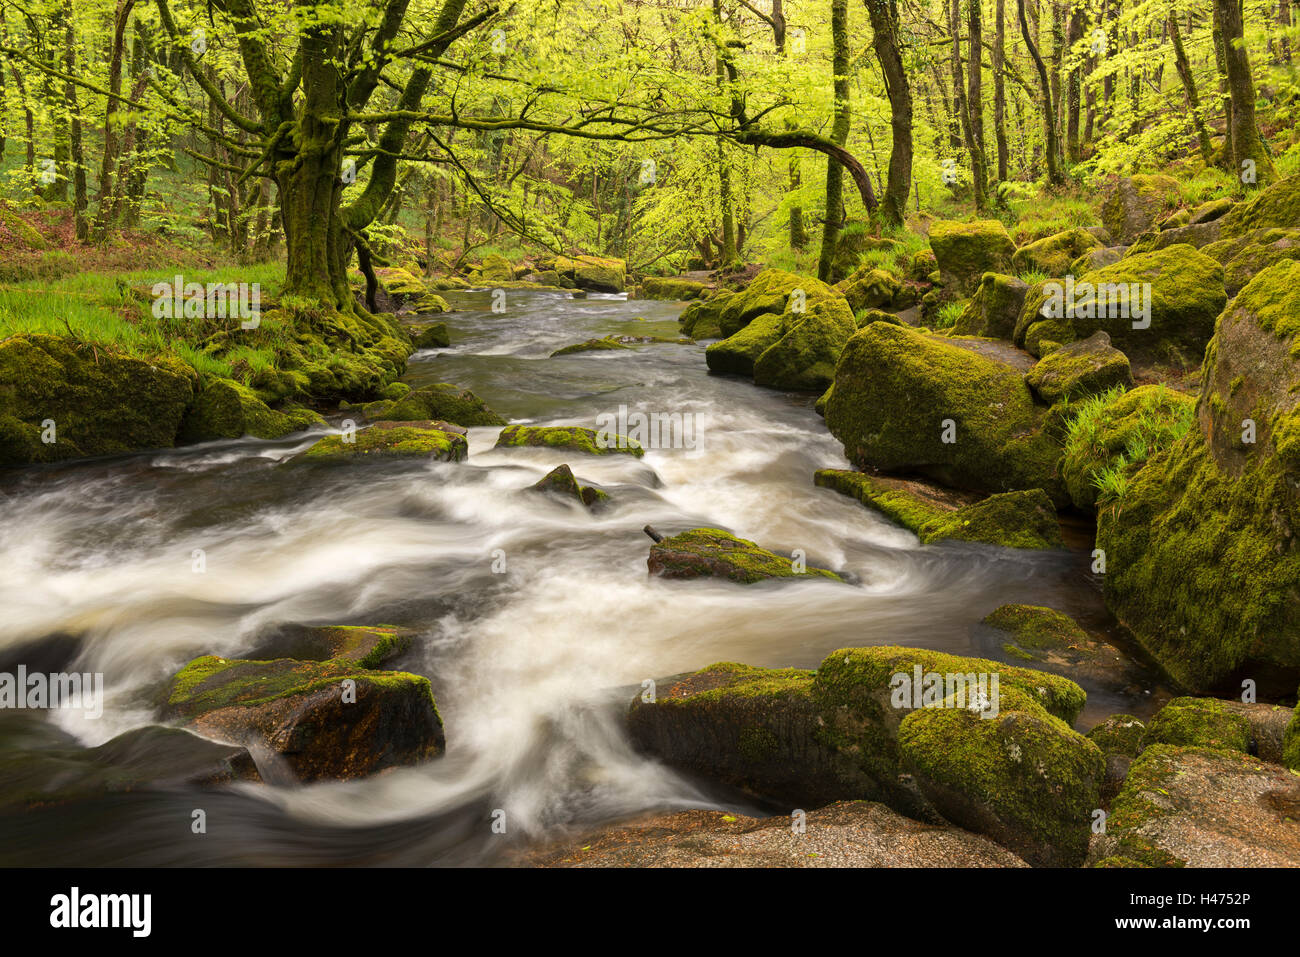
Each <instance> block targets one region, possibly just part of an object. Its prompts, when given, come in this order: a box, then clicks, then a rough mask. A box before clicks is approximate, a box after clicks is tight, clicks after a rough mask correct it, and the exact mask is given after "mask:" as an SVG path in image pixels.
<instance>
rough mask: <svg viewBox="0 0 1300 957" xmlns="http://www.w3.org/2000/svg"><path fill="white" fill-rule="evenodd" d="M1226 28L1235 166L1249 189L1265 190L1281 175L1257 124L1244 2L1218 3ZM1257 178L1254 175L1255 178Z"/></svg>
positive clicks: (1235, 169)
mask: <svg viewBox="0 0 1300 957" xmlns="http://www.w3.org/2000/svg"><path fill="white" fill-rule="evenodd" d="M1215 7H1216V9H1217V10H1219V16H1220V20H1221V23H1222V28H1223V52H1224V57H1225V59H1226V60H1227V66H1228V92H1229V94H1230V96H1231V97H1232V165H1233V167H1234V172H1235V174H1236V175H1237V176H1238V177H1240V178H1241V181H1242V182H1243V183H1246V184H1247V185H1260V186H1264V185H1266V184H1268V183H1271V182H1272V181H1273V180H1274V179H1275V178H1276V177H1277V173H1276V171H1275V170H1274V169H1273V161H1272V159H1270V158H1269V155H1268V150H1267V148H1266V147H1265V145H1264V140H1263V138H1262V137H1261V136H1260V135H1259V125H1258V124H1257V123H1256V121H1255V81H1254V79H1253V78H1252V77H1251V75H1250V58H1249V57H1248V56H1247V54H1246V47H1245V46H1244V45H1243V44H1240V43H1238V42H1237V41H1239V40H1241V36H1242V31H1243V25H1242V15H1241V0H1215ZM1252 174H1253V175H1252Z"/></svg>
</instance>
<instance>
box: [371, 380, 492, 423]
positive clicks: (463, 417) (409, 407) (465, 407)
mask: <svg viewBox="0 0 1300 957" xmlns="http://www.w3.org/2000/svg"><path fill="white" fill-rule="evenodd" d="M384 418H385V419H388V420H390V421H393V422H408V421H422V420H427V419H437V420H441V421H443V422H452V423H454V424H456V425H462V426H466V427H469V426H475V425H505V424H506V420H505V419H503V418H502V417H501V416H499V415H497V414H496V413H495V412H493V411H492V410H491V409H489V408H488V407H487V404H486V403H485V402H484V401H483V400H482V399H480V398H479V397H478V396H476V395H475V394H474V393H473V392H470V391H469V390H468V389H462V388H460V386H456V385H452V384H451V383H449V382H438V383H435V384H434V385H426V386H421V387H420V388H418V389H412V390H411V391H410V392H408V393H407V394H406V395H405V396H403V397H402V398H400V399H398V400H397V402H396V403H394V404H393V405H392V406H389V407H388V409H387V410H386V411H385V412H384Z"/></svg>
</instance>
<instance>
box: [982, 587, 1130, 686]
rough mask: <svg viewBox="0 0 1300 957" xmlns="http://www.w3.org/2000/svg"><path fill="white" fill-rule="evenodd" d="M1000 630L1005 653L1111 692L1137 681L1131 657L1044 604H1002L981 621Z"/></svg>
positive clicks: (1000, 639) (1000, 643)
mask: <svg viewBox="0 0 1300 957" xmlns="http://www.w3.org/2000/svg"><path fill="white" fill-rule="evenodd" d="M980 624H982V625H983V626H984V627H986V628H990V629H992V630H993V631H995V632H997V633H998V644H999V645H1000V647H1001V651H1002V653H1003V654H1005V655H1007V656H1009V657H1011V658H1014V659H1016V660H1018V661H1024V662H1030V663H1032V664H1033V665H1034V666H1035V667H1038V668H1042V669H1043V670H1045V671H1050V672H1052V673H1053V674H1058V675H1064V676H1065V677H1067V678H1070V679H1071V680H1073V681H1078V682H1080V683H1081V684H1085V685H1089V686H1101V687H1105V688H1107V689H1108V690H1111V691H1117V690H1122V689H1127V688H1130V687H1132V686H1134V685H1135V678H1136V673H1135V671H1134V670H1133V668H1132V667H1131V665H1130V663H1129V661H1128V660H1127V659H1126V658H1125V657H1124V656H1123V655H1121V654H1120V653H1119V652H1118V651H1116V650H1115V649H1114V648H1113V647H1112V646H1111V645H1109V644H1107V643H1106V642H1104V641H1102V640H1100V639H1098V638H1095V637H1093V636H1092V635H1090V634H1089V633H1088V632H1086V631H1084V629H1083V628H1082V627H1081V626H1080V625H1079V623H1078V622H1076V621H1075V620H1074V619H1073V618H1071V617H1070V616H1069V615H1066V614H1064V613H1062V612H1059V611H1057V610H1056V609H1054V608H1044V607H1042V606H1041V605H1000V606H999V607H997V608H995V609H994V610H993V611H991V612H990V613H989V614H988V615H986V616H985V617H984V620H983V621H982V622H981V623H980Z"/></svg>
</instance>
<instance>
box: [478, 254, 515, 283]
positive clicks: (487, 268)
mask: <svg viewBox="0 0 1300 957" xmlns="http://www.w3.org/2000/svg"><path fill="white" fill-rule="evenodd" d="M470 278H471V279H472V280H473V281H474V282H478V283H491V282H512V281H514V278H515V267H514V266H512V265H511V264H510V260H508V259H506V258H505V257H504V256H498V255H495V254H492V255H488V256H484V257H483V261H482V262H481V263H479V265H478V267H477V268H475V269H474V271H473V272H472V273H471V275H470Z"/></svg>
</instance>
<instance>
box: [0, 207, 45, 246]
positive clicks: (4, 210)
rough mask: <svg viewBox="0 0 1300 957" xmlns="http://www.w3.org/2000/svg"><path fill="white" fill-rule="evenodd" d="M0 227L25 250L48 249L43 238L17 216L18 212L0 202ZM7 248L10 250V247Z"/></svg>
mask: <svg viewBox="0 0 1300 957" xmlns="http://www.w3.org/2000/svg"><path fill="white" fill-rule="evenodd" d="M0 227H3V229H4V231H5V232H6V233H8V235H9V238H10V239H12V240H14V241H16V242H17V244H18V245H20V246H24V247H26V248H27V249H48V248H49V245H50V244H49V243H47V242H46V241H45V237H44V236H42V235H41V234H40V232H39V231H38V230H36V229H34V228H33V227H32V226H31V225H30V224H29V223H28V222H27V220H25V219H23V218H22V216H20V215H18V212H17V211H16V210H14V209H12V208H10V206H9V204H8V203H6V202H0ZM9 248H12V246H10V247H9Z"/></svg>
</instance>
